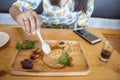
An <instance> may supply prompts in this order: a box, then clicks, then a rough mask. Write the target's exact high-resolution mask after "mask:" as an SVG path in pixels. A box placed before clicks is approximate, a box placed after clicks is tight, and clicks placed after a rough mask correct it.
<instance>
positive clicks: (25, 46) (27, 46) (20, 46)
mask: <svg viewBox="0 0 120 80" xmlns="http://www.w3.org/2000/svg"><path fill="white" fill-rule="evenodd" d="M34 45H35V41H33V40H25V41H24V42H23V43H22V44H20V43H19V42H17V43H16V49H23V50H26V49H32V48H33V47H34Z"/></svg>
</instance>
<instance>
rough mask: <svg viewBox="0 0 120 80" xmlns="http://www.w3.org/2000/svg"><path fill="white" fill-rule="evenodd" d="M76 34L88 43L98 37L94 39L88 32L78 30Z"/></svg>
mask: <svg viewBox="0 0 120 80" xmlns="http://www.w3.org/2000/svg"><path fill="white" fill-rule="evenodd" d="M76 32H77V33H78V34H80V35H81V36H83V37H84V38H86V39H88V40H89V41H94V40H96V39H98V37H96V36H95V35H93V34H91V33H90V32H88V31H87V30H85V29H79V30H76Z"/></svg>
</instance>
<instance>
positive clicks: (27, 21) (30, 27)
mask: <svg viewBox="0 0 120 80" xmlns="http://www.w3.org/2000/svg"><path fill="white" fill-rule="evenodd" d="M16 8H17V7H16V6H14V7H13V8H11V9H10V14H11V15H12V17H13V18H14V19H15V20H16V22H17V23H18V24H19V25H20V26H22V28H23V30H24V31H25V32H26V33H31V32H32V33H33V34H35V31H36V30H38V29H40V18H39V17H38V15H37V13H36V12H35V11H25V12H20V11H19V10H18V9H17V10H16ZM13 11H14V12H13ZM16 11H17V12H16Z"/></svg>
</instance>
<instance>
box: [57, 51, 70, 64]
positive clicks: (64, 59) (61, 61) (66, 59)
mask: <svg viewBox="0 0 120 80" xmlns="http://www.w3.org/2000/svg"><path fill="white" fill-rule="evenodd" d="M58 63H59V64H62V65H65V66H70V59H69V55H68V53H67V52H62V55H61V56H60V57H59V58H58Z"/></svg>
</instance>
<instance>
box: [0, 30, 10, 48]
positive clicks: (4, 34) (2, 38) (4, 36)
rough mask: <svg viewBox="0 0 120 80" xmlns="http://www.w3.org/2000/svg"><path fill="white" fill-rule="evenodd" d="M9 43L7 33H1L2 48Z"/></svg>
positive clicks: (0, 44) (0, 42)
mask: <svg viewBox="0 0 120 80" xmlns="http://www.w3.org/2000/svg"><path fill="white" fill-rule="evenodd" d="M8 41H9V35H8V34H7V33H5V32H0V47H2V46H4V45H5V44H6V43H7V42H8Z"/></svg>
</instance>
